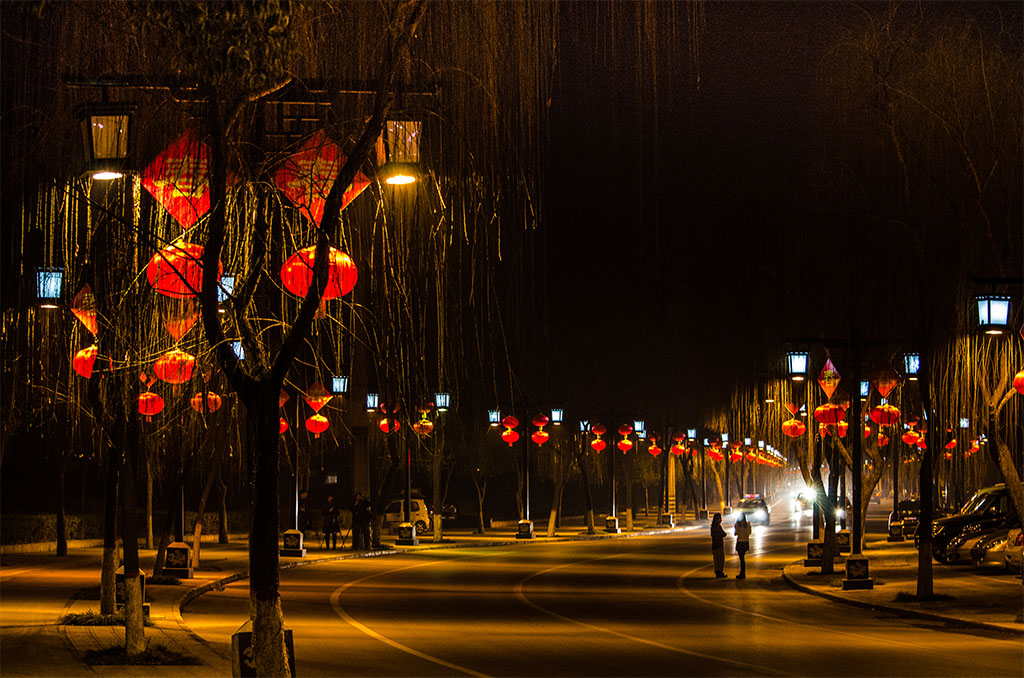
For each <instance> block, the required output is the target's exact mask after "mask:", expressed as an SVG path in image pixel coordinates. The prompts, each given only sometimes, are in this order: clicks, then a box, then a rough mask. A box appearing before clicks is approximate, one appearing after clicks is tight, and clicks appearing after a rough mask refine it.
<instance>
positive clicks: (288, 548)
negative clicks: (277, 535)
mask: <svg viewBox="0 0 1024 678" xmlns="http://www.w3.org/2000/svg"><path fill="white" fill-rule="evenodd" d="M303 538H304V535H303V534H302V532H301V531H300V530H285V532H284V535H283V536H282V538H281V544H282V546H281V553H280V555H281V557H282V558H305V557H306V549H305V548H303V545H302V540H303Z"/></svg>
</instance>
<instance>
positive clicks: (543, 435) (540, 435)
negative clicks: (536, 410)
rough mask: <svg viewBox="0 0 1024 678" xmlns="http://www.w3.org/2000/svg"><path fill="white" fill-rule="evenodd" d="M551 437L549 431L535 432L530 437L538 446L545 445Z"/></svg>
mask: <svg viewBox="0 0 1024 678" xmlns="http://www.w3.org/2000/svg"><path fill="white" fill-rule="evenodd" d="M550 437H551V436H550V435H548V432H547V431H534V432H533V435H532V436H530V440H532V441H533V442H535V443H537V444H538V445H543V444H544V443H546V442H547V441H548V438H550Z"/></svg>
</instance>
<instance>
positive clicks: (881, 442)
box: [878, 433, 889, 447]
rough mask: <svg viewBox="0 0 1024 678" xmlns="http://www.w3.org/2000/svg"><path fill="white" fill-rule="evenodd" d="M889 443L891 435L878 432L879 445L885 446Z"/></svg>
mask: <svg viewBox="0 0 1024 678" xmlns="http://www.w3.org/2000/svg"><path fill="white" fill-rule="evenodd" d="M888 444H889V436H887V435H885V434H883V433H879V434H878V446H879V447H885V446H886V445H888Z"/></svg>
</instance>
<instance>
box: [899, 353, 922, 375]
mask: <svg viewBox="0 0 1024 678" xmlns="http://www.w3.org/2000/svg"><path fill="white" fill-rule="evenodd" d="M903 368H904V370H905V371H906V373H907V374H914V375H916V374H917V373H918V372H920V371H921V356H920V355H918V354H917V353H908V354H906V355H905V356H903Z"/></svg>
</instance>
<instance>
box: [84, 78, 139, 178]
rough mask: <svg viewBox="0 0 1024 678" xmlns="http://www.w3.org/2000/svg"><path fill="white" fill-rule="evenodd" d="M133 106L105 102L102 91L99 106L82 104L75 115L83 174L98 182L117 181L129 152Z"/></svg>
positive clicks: (124, 166)
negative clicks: (78, 131)
mask: <svg viewBox="0 0 1024 678" xmlns="http://www.w3.org/2000/svg"><path fill="white" fill-rule="evenodd" d="M134 110H135V105H134V104H130V103H124V102H119V103H115V102H111V101H108V100H107V90H106V88H104V89H103V101H102V102H101V103H93V104H85V105H83V106H80V107H79V108H78V110H77V111H76V112H77V115H78V120H79V124H80V125H81V128H82V148H83V151H84V156H85V157H84V161H85V162H84V165H85V167H84V173H85V174H88V175H90V176H91V177H92V178H93V179H95V180H97V181H110V180H112V179H120V178H121V177H123V176H124V171H125V169H126V167H127V164H128V157H129V151H130V150H131V130H132V114H133V112H134Z"/></svg>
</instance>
